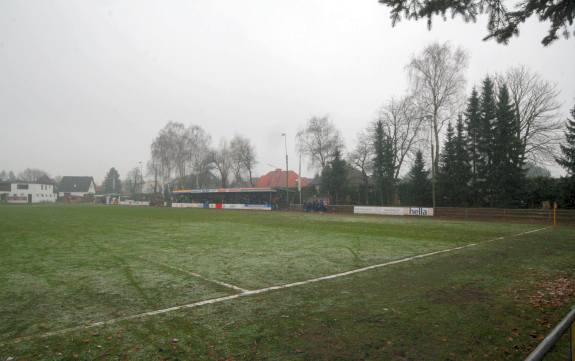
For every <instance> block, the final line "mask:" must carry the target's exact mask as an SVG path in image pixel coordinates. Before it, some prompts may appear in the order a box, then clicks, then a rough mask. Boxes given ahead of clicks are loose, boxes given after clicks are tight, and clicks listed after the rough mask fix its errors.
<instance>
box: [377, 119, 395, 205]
mask: <svg viewBox="0 0 575 361" xmlns="http://www.w3.org/2000/svg"><path fill="white" fill-rule="evenodd" d="M394 172H395V168H394V166H393V144H392V142H391V140H390V139H389V137H388V136H387V135H386V134H385V131H384V129H383V122H382V121H380V120H379V121H377V122H376V123H375V133H374V159H373V177H374V179H375V185H376V193H377V195H378V198H379V200H380V203H381V204H382V205H383V204H390V203H392V201H393V197H394V194H395V181H394Z"/></svg>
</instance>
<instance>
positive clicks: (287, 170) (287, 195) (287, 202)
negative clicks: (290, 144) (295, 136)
mask: <svg viewBox="0 0 575 361" xmlns="http://www.w3.org/2000/svg"><path fill="white" fill-rule="evenodd" d="M282 137H284V145H285V151H286V204H287V206H288V208H289V167H288V153H287V134H286V133H282Z"/></svg>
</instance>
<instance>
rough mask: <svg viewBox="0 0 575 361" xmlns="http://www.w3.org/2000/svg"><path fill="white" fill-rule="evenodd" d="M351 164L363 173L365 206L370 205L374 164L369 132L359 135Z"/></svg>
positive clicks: (350, 160) (350, 158) (349, 156)
mask: <svg viewBox="0 0 575 361" xmlns="http://www.w3.org/2000/svg"><path fill="white" fill-rule="evenodd" d="M348 161H349V164H351V166H352V167H354V168H356V169H357V170H359V171H360V172H361V179H362V183H363V193H364V201H365V204H369V200H368V197H369V174H370V173H371V168H372V164H373V140H372V136H371V134H370V133H369V132H368V131H367V130H364V131H361V132H360V133H359V134H358V135H357V142H356V144H355V148H353V150H352V151H351V152H350V153H349V155H348Z"/></svg>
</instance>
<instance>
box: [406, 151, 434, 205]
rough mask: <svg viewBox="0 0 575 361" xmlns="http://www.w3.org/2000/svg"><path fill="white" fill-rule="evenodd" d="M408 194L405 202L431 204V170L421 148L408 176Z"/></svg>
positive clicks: (416, 154) (409, 203)
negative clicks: (427, 166)
mask: <svg viewBox="0 0 575 361" xmlns="http://www.w3.org/2000/svg"><path fill="white" fill-rule="evenodd" d="M406 181H407V185H406V188H407V194H406V197H405V198H406V199H404V202H403V203H404V204H405V203H408V205H411V206H418V207H424V206H429V205H431V180H430V179H429V171H428V170H426V169H425V162H424V161H423V153H421V151H420V150H418V151H417V153H415V160H414V162H413V165H412V166H411V169H410V170H409V173H408V174H407V177H406Z"/></svg>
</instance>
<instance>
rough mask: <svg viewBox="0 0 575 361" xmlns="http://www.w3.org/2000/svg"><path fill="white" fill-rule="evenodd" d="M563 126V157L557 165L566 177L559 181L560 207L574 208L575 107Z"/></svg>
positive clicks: (558, 160) (558, 159)
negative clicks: (561, 168) (565, 173)
mask: <svg viewBox="0 0 575 361" xmlns="http://www.w3.org/2000/svg"><path fill="white" fill-rule="evenodd" d="M565 126H566V130H565V144H562V145H561V153H563V156H562V157H560V158H557V163H559V165H560V166H561V167H563V168H564V169H565V170H566V171H567V176H566V177H564V178H563V179H562V180H561V188H562V189H561V193H562V200H561V206H563V207H565V208H575V105H574V106H573V109H571V119H568V120H567V124H566V125H565Z"/></svg>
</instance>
